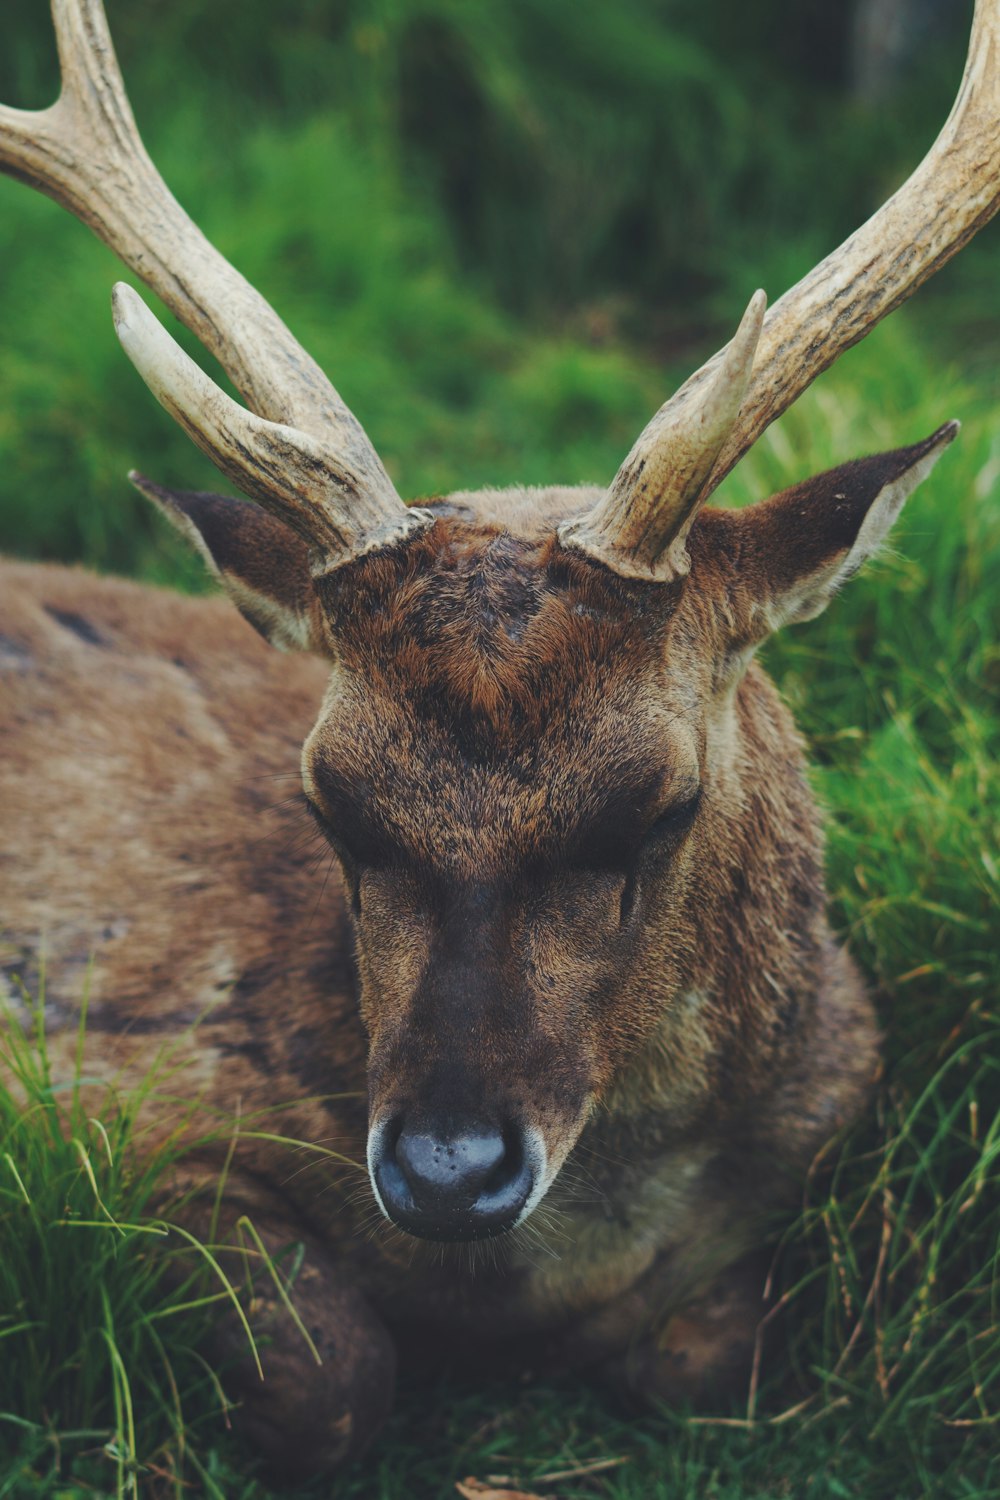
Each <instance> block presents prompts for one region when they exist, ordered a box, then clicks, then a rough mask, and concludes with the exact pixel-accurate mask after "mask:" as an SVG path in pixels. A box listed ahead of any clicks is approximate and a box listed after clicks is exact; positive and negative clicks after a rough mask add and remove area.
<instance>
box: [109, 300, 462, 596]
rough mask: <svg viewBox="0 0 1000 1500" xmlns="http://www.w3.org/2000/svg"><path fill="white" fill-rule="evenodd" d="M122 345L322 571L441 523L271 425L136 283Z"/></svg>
mask: <svg viewBox="0 0 1000 1500" xmlns="http://www.w3.org/2000/svg"><path fill="white" fill-rule="evenodd" d="M112 306H113V310H114V319H115V330H116V332H117V334H118V337H119V339H120V340H121V345H122V348H123V349H124V350H125V353H126V354H127V355H128V357H129V359H130V360H131V361H132V363H133V364H134V365H135V367H136V369H137V370H138V372H139V374H140V375H141V376H142V378H143V380H144V381H145V382H146V384H147V385H148V386H149V389H150V390H151V391H152V393H153V395H154V396H155V397H156V399H157V401H159V403H160V405H161V406H163V407H164V408H165V410H166V411H168V412H169V413H170V415H171V416H172V417H174V418H175V419H176V421H177V422H179V423H180V425H181V426H182V427H183V428H184V431H185V432H186V433H187V434H188V436H189V437H190V438H191V439H192V440H193V441H194V442H195V443H196V444H197V445H198V447H199V448H200V449H201V450H202V452H203V453H207V455H208V457H209V458H210V459H211V460H212V462H213V463H214V464H215V465H216V467H217V468H219V469H221V470H222V472H223V474H226V475H227V476H228V477H229V478H230V479H231V480H232V481H233V483H234V484H236V485H238V486H239V488H240V489H241V490H243V492H244V493H245V494H247V495H251V496H253V498H254V499H255V500H259V501H260V502H261V504H262V505H264V506H265V508H266V509H267V510H270V511H271V512H272V513H273V514H275V515H276V516H278V517H279V518H280V519H281V520H282V521H284V522H286V524H287V525H289V526H291V527H292V529H293V530H295V531H297V532H298V533H299V535H300V536H302V537H303V538H304V540H305V541H307V542H308V543H310V545H311V546H312V547H313V548H314V549H315V552H316V562H315V567H314V572H315V573H317V574H318V573H323V572H327V571H329V569H330V568H331V567H336V566H338V565H339V564H340V563H341V562H343V561H346V560H347V559H348V558H350V559H353V558H357V557H360V556H362V555H363V554H364V553H366V552H370V551H372V550H373V549H374V548H376V547H384V546H387V545H388V544H389V543H391V542H397V541H401V540H402V539H403V538H404V537H406V536H409V535H411V534H413V533H414V532H416V531H421V530H423V529H424V527H426V526H429V525H430V524H431V523H432V521H433V516H432V515H431V514H430V512H429V511H426V510H420V509H418V508H417V507H416V506H413V507H411V508H409V509H408V508H407V507H406V506H405V505H403V504H402V502H400V504H399V506H398V508H397V509H395V510H393V511H391V512H388V513H387V512H386V511H385V509H384V508H383V507H382V505H381V504H380V502H379V499H378V497H374V496H372V495H370V494H369V493H367V492H366V491H365V490H364V488H363V487H362V486H361V485H359V484H358V483H356V482H353V480H352V476H350V475H348V474H345V469H344V463H343V460H342V459H339V458H338V460H337V461H336V462H333V461H332V460H331V457H330V454H329V453H328V452H327V451H326V448H325V446H324V445H323V444H322V443H320V442H318V441H317V439H315V438H313V437H312V436H310V434H309V433H307V432H301V431H299V430H298V429H297V428H292V427H287V426H284V425H283V424H281V423H279V422H268V421H266V420H265V419H264V418H263V417H258V416H255V415H254V414H253V413H252V412H249V411H247V410H246V409H245V408H244V407H242V406H240V405H239V403H238V402H236V401H234V400H233V399H232V397H230V396H227V395H226V393H225V391H222V390H220V389H219V387H218V386H217V385H216V384H215V382H214V381H213V380H210V379H209V377H208V376H207V375H206V374H205V372H204V370H201V369H199V367H198V366H197V365H196V364H195V362H194V360H193V359H191V358H190V357H189V356H188V355H187V354H185V353H184V350H183V349H182V348H181V347H180V345H179V344H178V343H177V342H176V341H175V340H174V339H172V338H171V337H170V335H169V333H167V331H166V329H165V328H164V327H163V326H162V324H160V323H159V322H158V321H157V320H156V318H154V317H153V314H152V313H151V312H150V311H149V308H148V307H147V306H146V305H145V303H144V302H143V301H142V298H141V297H139V296H138V295H137V294H136V293H135V292H134V291H133V290H132V288H131V287H130V286H126V284H125V283H124V282H121V281H120V282H119V283H118V284H117V286H116V287H115V289H114V294H113V297H112Z"/></svg>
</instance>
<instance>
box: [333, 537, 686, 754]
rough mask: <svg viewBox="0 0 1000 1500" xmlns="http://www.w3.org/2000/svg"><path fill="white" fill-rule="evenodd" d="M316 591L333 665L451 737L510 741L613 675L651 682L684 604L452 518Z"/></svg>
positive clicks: (551, 546) (551, 544)
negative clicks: (434, 719) (412, 706)
mask: <svg viewBox="0 0 1000 1500" xmlns="http://www.w3.org/2000/svg"><path fill="white" fill-rule="evenodd" d="M317 587H318V591H319V596H320V600H321V603H322V607H323V610H324V615H325V620H326V624H327V627H328V629H329V631H330V635H331V655H333V656H334V657H335V658H336V659H337V661H338V662H340V663H342V664H343V665H344V666H346V667H348V668H349V669H351V670H353V671H357V672H360V673H363V674H364V675H365V676H366V677H367V678H368V679H369V680H372V679H375V680H377V681H378V683H379V685H380V686H381V687H383V688H385V689H386V690H388V691H390V692H392V691H394V690H398V691H399V692H400V693H402V694H404V695H405V696H406V697H408V698H410V699H411V700H412V699H414V698H416V699H419V701H420V703H421V706H422V708H423V709H424V710H425V711H427V712H428V713H429V714H431V715H432V716H436V711H437V712H439V713H440V716H441V718H442V719H443V720H447V722H448V723H449V724H451V725H453V726H457V725H458V724H459V723H460V721H461V720H463V719H465V720H471V721H475V720H481V722H482V727H483V729H484V730H486V731H488V732H489V734H490V735H491V736H493V737H495V736H496V735H497V734H498V733H499V734H501V736H502V737H503V738H504V739H511V740H513V739H516V738H519V737H520V736H521V735H531V734H536V733H538V732H539V730H540V729H541V728H543V727H544V723H545V720H546V718H547V716H549V715H550V714H551V713H552V711H553V705H554V702H558V701H560V699H561V698H564V697H565V696H568V695H569V694H571V693H573V694H576V693H578V692H579V691H581V690H583V691H586V690H588V689H591V690H592V689H593V688H594V687H596V686H597V685H598V683H599V682H600V681H601V680H602V679H603V680H604V681H605V682H609V681H610V678H611V673H612V670H613V671H614V673H615V674H616V677H617V678H618V679H620V678H621V676H622V673H623V670H624V673H625V675H626V676H627V677H628V678H632V679H633V680H634V678H635V677H636V676H638V675H639V674H640V673H641V672H642V671H643V669H644V668H646V669H648V667H649V665H650V663H651V662H652V661H653V660H654V659H657V658H659V657H660V656H661V655H662V652H663V640H664V631H665V629H666V628H667V625H668V622H669V621H670V618H671V616H672V614H673V612H674V610H675V608H676V605H677V601H678V597H679V595H678V590H677V589H676V588H675V587H673V586H656V587H652V588H650V587H649V586H648V585H644V584H636V583H632V582H630V581H628V580H625V579H621V578H618V577H617V576H616V575H614V574H613V573H611V572H610V571H609V570H608V569H606V568H603V567H601V566H600V565H599V564H594V563H591V562H589V561H588V560H587V559H584V558H579V557H577V556H575V555H574V554H573V553H571V552H568V551H566V550H564V549H563V548H562V547H561V546H560V545H559V543H558V541H557V539H556V537H555V535H554V532H553V531H552V530H551V529H549V530H548V533H547V534H545V535H540V536H529V537H524V536H514V535H512V534H511V533H510V532H509V531H507V530H506V529H505V528H504V527H503V526H501V525H500V524H495V525H491V524H484V523H483V522H482V521H480V520H469V519H465V518H464V517H463V516H462V515H450V514H447V513H445V514H441V515H439V518H438V520H437V521H436V522H435V524H434V526H433V527H432V528H430V530H429V531H427V532H425V533H424V534H423V535H422V536H421V537H419V538H418V539H417V540H416V541H414V542H411V543H410V544H409V545H408V546H406V547H405V548H399V549H396V550H393V551H390V552H383V553H379V554H376V555H374V556H373V557H371V558H366V559H361V560H360V561H359V562H357V563H354V564H351V565H350V566H348V567H345V568H343V569H339V570H337V571H336V572H335V573H333V574H332V575H330V576H329V577H327V578H324V579H322V580H320V582H319V583H318V585H317ZM471 727H472V726H471V724H466V728H467V729H469V728H471Z"/></svg>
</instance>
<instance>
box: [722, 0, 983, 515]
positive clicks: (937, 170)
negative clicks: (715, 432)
mask: <svg viewBox="0 0 1000 1500" xmlns="http://www.w3.org/2000/svg"><path fill="white" fill-rule="evenodd" d="M998 208H1000V6H998V5H997V3H996V0H976V9H975V15H974V17H973V22H972V33H971V36H970V39H969V52H968V58H967V61H966V65H965V72H964V74H963V77H962V82H961V85H960V87H959V91H958V95H957V97H956V99H955V103H954V105H953V106H952V110H951V113H950V115H949V116H948V119H947V121H946V122H945V125H944V127H943V129H942V131H941V133H940V135H939V136H938V138H937V140H936V141H935V142H934V144H933V146H932V147H931V149H930V151H929V152H928V153H927V155H926V156H925V157H924V159H923V161H922V162H921V163H920V165H919V166H918V167H917V169H916V171H915V172H914V173H913V174H912V175H911V176H910V177H909V178H908V179H907V180H906V182H904V183H903V185H902V187H901V188H900V189H899V190H898V192H896V193H895V194H894V195H893V197H891V198H890V199H889V200H888V201H887V202H886V203H884V204H883V206H882V207H881V208H880V209H879V210H878V211H877V213H875V214H873V216H872V217H871V218H870V219H869V220H868V221H867V223H865V224H863V225H862V226H861V228H860V229H858V230H856V231H855V233H854V234H852V235H851V237H850V238H849V239H847V240H845V241H844V243H843V244H842V245H841V246H840V247H839V249H837V250H835V251H834V252H833V254H832V255H829V256H827V258H826V259H825V260H823V261H821V262H820V263H819V265H818V266H816V267H815V268H814V269H813V270H812V271H810V272H809V274H808V275H807V276H804V277H803V279H802V280H801V281H800V282H798V283H797V284H796V285H795V286H794V287H792V289H791V290H790V291H788V292H786V293H785V295H784V296H783V297H782V298H781V299H780V300H779V301H778V302H776V303H775V304H774V306H773V307H772V309H771V311H770V313H769V314H768V317H767V319H766V321H765V323H764V330H763V333H762V334H761V340H760V347H759V349H758V352H757V358H756V360H755V362H754V372H753V376H752V377H751V380H750V385H749V387H748V389H747V395H746V399H745V401H744V403H743V408H742V410H741V412H740V416H739V419H738V421H737V422H736V424H735V426H734V428H733V430H732V432H731V433H730V435H729V438H728V439H727V441H726V443H725V444H724V445H723V448H722V451H721V453H720V454H719V457H718V459H717V461H716V463H715V466H714V468H713V470H712V474H711V477H710V479H709V482H708V484H707V486H706V489H705V494H706V495H708V494H710V493H711V492H712V490H714V489H715V488H716V486H717V485H719V484H721V483H722V480H723V479H724V478H725V477H726V475H727V474H728V473H729V472H730V470H731V469H732V468H734V467H735V465H736V464H737V463H738V462H739V460H740V459H741V458H742V457H743V455H744V453H746V452H747V450H748V449H749V448H750V447H752V445H753V444H754V443H755V442H756V441H757V439H758V438H759V437H760V435H761V433H762V432H764V430H765V429H766V428H767V427H769V426H770V424H771V423H772V422H773V421H775V419H776V418H777V417H780V416H781V414H782V412H784V411H787V410H788V408H789V407H790V406H791V405H792V403H793V402H794V401H795V400H797V398H798V397H799V396H800V395H801V394H802V392H803V391H804V390H806V389H807V387H808V386H810V385H811V384H812V382H813V381H814V380H815V379H816V377H817V376H818V375H820V374H821V373H822V372H823V371H824V370H825V369H827V368H828V367H829V366H830V365H832V364H833V362H834V360H836V359H837V358H838V356H839V355H841V354H842V353H843V352H844V350H845V349H849V348H850V347H851V345H852V344H857V343H859V342H860V340H861V339H863V338H864V337H865V335H866V334H867V333H870V332H871V330H872V329H873V328H874V327H875V325H876V323H878V322H880V321H881V319H882V318H884V317H885V316H886V314H887V313H890V312H892V311H893V310H894V309H895V308H897V307H899V305H900V304H901V303H902V302H905V301H906V299H907V297H909V296H910V295H911V294H912V293H913V292H915V291H916V290H917V288H918V287H919V286H922V285H923V283H924V282H925V281H927V280H928V278H929V277H931V276H933V274H934V272H935V271H937V270H938V269H939V268H940V267H941V266H943V265H944V264H945V262H946V261H948V260H950V259H951V257H952V256H953V255H955V254H956V253H957V252H958V251H959V250H961V248H962V246H963V245H965V244H967V243H968V241H969V240H970V239H972V236H973V235H974V234H976V233H977V231H978V230H980V229H982V227H983V226H984V225H985V224H987V223H988V222H989V220H990V219H991V218H992V217H993V215H994V214H995V213H996V212H997V209H998ZM700 373H701V374H702V375H704V376H706V377H707V374H708V370H707V369H706V370H705V371H704V372H700Z"/></svg>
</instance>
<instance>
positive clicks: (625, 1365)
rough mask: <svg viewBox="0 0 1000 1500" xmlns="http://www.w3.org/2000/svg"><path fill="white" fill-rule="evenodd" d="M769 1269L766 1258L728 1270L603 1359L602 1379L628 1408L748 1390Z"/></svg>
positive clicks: (712, 1399)
mask: <svg viewBox="0 0 1000 1500" xmlns="http://www.w3.org/2000/svg"><path fill="white" fill-rule="evenodd" d="M765 1273H766V1264H765V1263H763V1262H762V1260H761V1258H760V1257H759V1256H755V1257H752V1258H750V1259H748V1260H744V1261H741V1262H739V1263H738V1264H737V1265H735V1266H731V1267H729V1268H728V1269H727V1270H725V1271H724V1272H722V1273H721V1274H720V1275H719V1276H718V1277H717V1278H716V1279H715V1280H714V1281H713V1282H712V1283H711V1285H710V1286H708V1287H707V1288H706V1289H705V1290H703V1291H701V1292H700V1293H699V1294H698V1295H697V1296H695V1297H692V1299H691V1300H690V1301H688V1302H686V1303H684V1304H682V1305H681V1306H679V1307H678V1308H677V1309H676V1310H675V1311H674V1312H672V1313H671V1314H670V1315H669V1316H667V1317H666V1318H665V1319H663V1320H662V1322H660V1323H659V1324H658V1325H656V1327H655V1331H653V1332H651V1333H649V1334H648V1335H645V1336H643V1337H641V1338H639V1339H637V1340H635V1341H634V1342H633V1343H632V1344H631V1345H630V1347H629V1348H628V1350H627V1351H626V1352H625V1353H623V1354H620V1355H617V1356H616V1357H615V1358H614V1359H611V1360H609V1361H607V1362H606V1363H604V1364H603V1365H602V1366H601V1368H600V1380H601V1383H602V1384H603V1385H605V1386H607V1387H609V1388H610V1389H611V1390H612V1391H613V1392H614V1394H615V1395H616V1396H618V1397H619V1398H621V1399H624V1400H625V1402H626V1403H627V1404H629V1405H636V1404H638V1405H656V1404H666V1405H669V1406H674V1405H677V1404H679V1403H682V1402H684V1403H686V1402H693V1403H695V1404H705V1403H714V1402H717V1401H719V1400H720V1399H726V1398H729V1397H732V1396H736V1395H739V1394H741V1393H742V1392H744V1391H745V1390H746V1388H747V1383H748V1381H749V1377H750V1370H751V1366H752V1363H753V1354H754V1345H755V1341H756V1337H757V1330H758V1328H759V1326H760V1322H761V1319H762V1318H763V1316H764V1313H765V1310H766V1309H765V1304H764V1300H763V1295H762V1294H763V1287H764V1278H765Z"/></svg>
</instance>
